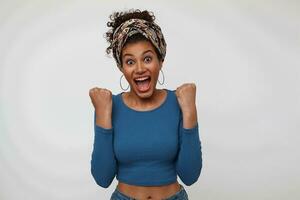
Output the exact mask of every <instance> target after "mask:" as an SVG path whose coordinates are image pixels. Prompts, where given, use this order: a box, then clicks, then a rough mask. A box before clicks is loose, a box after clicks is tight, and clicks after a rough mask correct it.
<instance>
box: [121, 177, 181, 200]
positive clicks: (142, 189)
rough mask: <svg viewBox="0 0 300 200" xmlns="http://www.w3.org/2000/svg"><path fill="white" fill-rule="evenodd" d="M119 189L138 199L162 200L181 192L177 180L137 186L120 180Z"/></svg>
mask: <svg viewBox="0 0 300 200" xmlns="http://www.w3.org/2000/svg"><path fill="white" fill-rule="evenodd" d="M117 189H118V190H119V191H120V192H121V193H123V194H125V195H126V196H129V197H131V198H134V199H137V200H162V199H167V198H168V197H171V196H172V195H174V194H176V193H177V192H179V191H180V184H179V183H178V181H176V182H174V183H171V184H169V185H162V186H137V185H129V184H126V183H122V182H120V181H119V182H118V185H117Z"/></svg>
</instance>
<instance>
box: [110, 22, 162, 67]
mask: <svg viewBox="0 0 300 200" xmlns="http://www.w3.org/2000/svg"><path fill="white" fill-rule="evenodd" d="M136 33H141V34H142V35H143V36H145V37H146V38H147V39H149V40H150V41H151V42H152V44H153V45H154V46H155V47H156V48H157V50H158V51H159V53H160V55H161V57H162V60H164V58H165V56H166V47H167V44H166V42H165V39H164V36H163V34H162V31H161V28H160V27H159V26H158V25H157V24H155V23H154V22H152V23H151V22H148V21H146V20H143V19H136V18H134V19H129V20H127V21H125V22H123V23H122V24H121V25H120V26H118V27H117V28H116V30H115V32H114V34H113V40H112V51H113V56H114V58H115V60H116V63H117V66H118V67H119V68H120V69H121V67H122V65H121V56H122V55H121V51H122V48H123V46H124V44H125V42H126V40H127V38H128V37H130V36H132V35H134V34H136Z"/></svg>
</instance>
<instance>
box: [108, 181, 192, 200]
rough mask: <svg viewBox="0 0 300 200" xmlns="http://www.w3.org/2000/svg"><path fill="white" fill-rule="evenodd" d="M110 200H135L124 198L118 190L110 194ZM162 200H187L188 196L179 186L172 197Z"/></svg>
mask: <svg viewBox="0 0 300 200" xmlns="http://www.w3.org/2000/svg"><path fill="white" fill-rule="evenodd" d="M110 200H137V199H134V198H131V197H129V196H126V195H125V194H123V193H121V192H120V191H119V190H118V188H116V189H115V191H114V192H113V193H112V195H111V197H110ZM163 200H189V198H188V194H187V193H186V191H185V189H184V187H183V186H182V185H181V184H180V190H179V191H178V192H176V193H175V194H174V195H172V196H170V197H168V198H167V199H163Z"/></svg>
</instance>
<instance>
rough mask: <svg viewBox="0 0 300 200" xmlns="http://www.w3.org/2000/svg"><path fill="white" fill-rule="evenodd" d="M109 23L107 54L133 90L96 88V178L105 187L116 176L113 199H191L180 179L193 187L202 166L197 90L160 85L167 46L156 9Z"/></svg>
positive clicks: (93, 160) (124, 15) (92, 95)
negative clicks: (113, 91) (116, 183)
mask: <svg viewBox="0 0 300 200" xmlns="http://www.w3.org/2000/svg"><path fill="white" fill-rule="evenodd" d="M110 19H111V20H112V21H110V22H108V23H107V26H108V27H112V29H111V30H109V31H108V32H107V33H106V36H107V40H108V42H109V43H110V46H109V47H108V48H107V49H106V52H107V53H108V54H109V53H110V52H111V50H112V51H113V56H114V58H115V60H116V63H117V67H118V68H119V69H120V71H121V72H122V76H121V78H122V77H123V76H124V77H125V78H126V80H127V81H128V83H129V86H130V91H129V92H120V93H118V94H112V92H111V91H110V90H108V89H106V88H98V87H94V88H92V89H90V91H89V96H90V98H91V101H92V103H93V106H94V108H95V112H94V133H95V135H94V145H93V152H92V156H91V174H92V176H93V178H94V179H95V181H96V183H97V184H98V185H99V186H101V187H104V188H107V187H109V185H110V184H111V182H112V181H113V179H114V177H115V176H116V179H117V180H118V185H117V187H116V189H115V190H114V192H113V194H112V195H111V200H121V199H122V200H132V199H139V200H140V199H142V200H144V199H147V200H149V199H151V200H161V199H168V200H171V199H173V200H175V199H180V200H187V199H188V195H187V193H186V190H185V189H184V187H183V185H181V184H179V183H178V181H177V175H178V176H179V177H180V179H181V180H182V182H183V183H184V184H185V185H188V186H190V185H192V184H193V183H195V182H196V181H197V180H198V178H199V176H200V172H201V169H202V152H201V142H200V138H199V131H198V121H197V109H196V103H195V101H196V86H195V84H194V83H185V84H182V85H181V86H179V87H178V88H177V89H176V90H170V89H157V88H156V84H157V81H158V77H159V72H160V71H161V72H162V66H163V61H164V58H165V55H166V43H165V39H164V37H163V34H162V32H161V28H160V27H159V26H158V25H157V24H156V23H155V22H154V20H155V17H154V15H153V13H152V12H148V11H147V10H145V11H142V12H141V11H140V10H129V11H127V12H114V13H113V14H112V15H111V16H110ZM162 75H163V73H162ZM159 83H160V82H159ZM120 84H121V79H120ZM121 87H122V89H123V86H122V84H121Z"/></svg>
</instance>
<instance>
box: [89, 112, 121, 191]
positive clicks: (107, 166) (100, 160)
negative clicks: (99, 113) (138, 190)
mask: <svg viewBox="0 0 300 200" xmlns="http://www.w3.org/2000/svg"><path fill="white" fill-rule="evenodd" d="M113 130H114V128H113V127H112V128H110V129H106V128H103V127H101V126H98V125H97V124H96V113H95V114H94V145H93V151H92V156H91V173H92V175H93V177H94V179H95V181H96V183H97V184H98V185H99V186H101V187H103V188H108V187H109V185H110V184H111V183H112V181H113V179H114V177H115V175H116V172H117V161H116V158H115V153H114V149H113Z"/></svg>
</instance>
